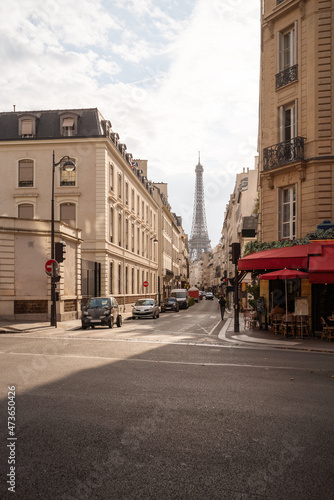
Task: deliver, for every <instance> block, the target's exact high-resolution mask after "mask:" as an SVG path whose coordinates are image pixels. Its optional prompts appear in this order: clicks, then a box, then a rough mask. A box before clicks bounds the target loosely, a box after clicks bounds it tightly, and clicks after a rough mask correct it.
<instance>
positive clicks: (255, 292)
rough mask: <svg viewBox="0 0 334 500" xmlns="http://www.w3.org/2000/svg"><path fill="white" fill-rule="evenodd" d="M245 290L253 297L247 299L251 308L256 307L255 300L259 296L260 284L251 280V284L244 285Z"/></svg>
mask: <svg viewBox="0 0 334 500" xmlns="http://www.w3.org/2000/svg"><path fill="white" fill-rule="evenodd" d="M246 291H247V293H248V294H250V295H252V296H253V298H252V299H250V300H249V301H248V304H249V305H250V306H251V307H252V308H253V309H256V301H257V299H258V298H259V296H260V285H259V284H258V283H257V282H256V281H255V280H253V281H252V284H251V285H247V286H246Z"/></svg>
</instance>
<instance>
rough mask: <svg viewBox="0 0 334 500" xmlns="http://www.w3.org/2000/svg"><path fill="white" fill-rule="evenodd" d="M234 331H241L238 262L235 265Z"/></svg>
mask: <svg viewBox="0 0 334 500" xmlns="http://www.w3.org/2000/svg"><path fill="white" fill-rule="evenodd" d="M234 331H235V332H239V297H238V264H235V266H234Z"/></svg>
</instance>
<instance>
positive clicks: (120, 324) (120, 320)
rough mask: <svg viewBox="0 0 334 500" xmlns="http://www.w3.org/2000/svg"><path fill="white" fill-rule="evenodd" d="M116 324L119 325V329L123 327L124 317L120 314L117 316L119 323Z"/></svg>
mask: <svg viewBox="0 0 334 500" xmlns="http://www.w3.org/2000/svg"><path fill="white" fill-rule="evenodd" d="M116 324H117V326H118V328H119V327H120V326H122V316H121V315H120V314H119V315H118V316H117V322H116Z"/></svg>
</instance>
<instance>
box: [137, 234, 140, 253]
mask: <svg viewBox="0 0 334 500" xmlns="http://www.w3.org/2000/svg"><path fill="white" fill-rule="evenodd" d="M137 254H138V255H139V254H140V229H139V227H137Z"/></svg>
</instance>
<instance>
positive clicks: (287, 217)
mask: <svg viewBox="0 0 334 500" xmlns="http://www.w3.org/2000/svg"><path fill="white" fill-rule="evenodd" d="M278 195H279V196H278V214H279V227H278V237H279V239H291V240H293V239H295V238H296V220H297V219H296V206H297V204H296V201H297V200H296V187H295V186H291V187H286V188H282V189H280V190H279V193H278Z"/></svg>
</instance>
